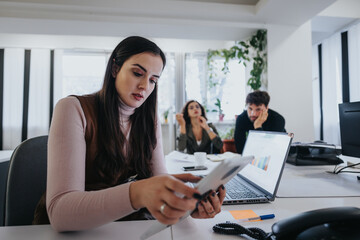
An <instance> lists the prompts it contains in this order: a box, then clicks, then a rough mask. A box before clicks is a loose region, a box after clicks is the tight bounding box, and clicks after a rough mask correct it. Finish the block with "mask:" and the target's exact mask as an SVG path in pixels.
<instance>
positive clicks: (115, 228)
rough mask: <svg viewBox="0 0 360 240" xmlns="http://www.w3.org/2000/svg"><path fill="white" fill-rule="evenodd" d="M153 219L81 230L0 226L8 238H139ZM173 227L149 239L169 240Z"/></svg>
mask: <svg viewBox="0 0 360 240" xmlns="http://www.w3.org/2000/svg"><path fill="white" fill-rule="evenodd" d="M152 223H153V221H131V222H113V223H109V224H106V225H103V226H101V227H98V228H95V229H91V230H87V231H81V232H67V233H58V232H55V231H54V230H53V229H52V228H51V226H50V225H34V226H16V227H0V239H6V240H21V239H24V240H25V239H26V240H49V239H51V240H66V239H75V240H99V239H106V240H112V239H113V240H119V239H126V240H132V239H134V240H139V239H140V236H141V234H142V233H143V231H145V229H147V228H148V227H149V226H150V225H151V224H152ZM169 239H172V237H171V228H167V229H165V230H164V231H161V232H159V233H158V234H156V235H154V236H152V237H151V238H149V240H169Z"/></svg>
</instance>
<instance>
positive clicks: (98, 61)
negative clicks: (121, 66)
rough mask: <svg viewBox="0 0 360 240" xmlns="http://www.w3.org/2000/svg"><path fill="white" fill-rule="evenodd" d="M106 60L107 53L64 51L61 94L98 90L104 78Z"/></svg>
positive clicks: (79, 93) (63, 95)
mask: <svg viewBox="0 0 360 240" xmlns="http://www.w3.org/2000/svg"><path fill="white" fill-rule="evenodd" d="M107 61H108V54H107V53H91V52H88V53H79V52H74V51H71V52H64V55H63V64H62V68H63V69H62V75H63V78H62V93H61V96H62V97H66V96H69V95H83V94H90V93H93V92H96V91H99V90H100V89H101V87H102V83H103V80H104V74H105V69H106V64H107Z"/></svg>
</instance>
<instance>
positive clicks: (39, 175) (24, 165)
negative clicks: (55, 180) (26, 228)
mask: <svg viewBox="0 0 360 240" xmlns="http://www.w3.org/2000/svg"><path fill="white" fill-rule="evenodd" d="M47 141H48V136H40V137H34V138H30V139H27V140H25V141H24V142H22V143H21V144H20V145H19V146H17V148H16V149H15V150H14V152H13V154H12V156H11V158H10V165H9V172H8V179H7V188H6V197H5V226H16V225H31V224H32V221H33V219H34V211H35V208H36V205H37V204H38V202H39V200H40V197H41V195H42V194H43V193H44V192H45V190H46V176H47V172H46V171H47Z"/></svg>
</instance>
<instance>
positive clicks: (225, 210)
mask: <svg viewBox="0 0 360 240" xmlns="http://www.w3.org/2000/svg"><path fill="white" fill-rule="evenodd" d="M186 164H188V165H191V164H192V163H184V162H171V161H168V160H167V166H168V167H169V169H168V170H169V172H171V173H183V172H184V171H182V166H185V165H186ZM217 164H218V163H215V162H211V161H208V162H207V163H206V165H207V166H208V167H209V170H211V169H212V168H213V167H214V166H216V165H217ZM328 168H331V169H332V168H333V167H329V166H318V167H312V166H310V167H300V168H299V167H295V166H292V165H288V164H287V165H286V168H285V170H284V175H283V178H282V180H281V184H280V188H279V192H280V193H281V191H282V193H283V194H289V192H287V191H289V189H292V188H296V187H297V188H300V190H301V189H302V187H301V186H307V185H309V186H308V187H310V191H312V193H311V194H309V195H315V194H316V193H317V192H319V189H318V188H319V187H321V188H328V189H329V190H331V189H335V192H337V191H339V190H341V189H342V188H346V187H348V186H350V185H351V186H353V187H357V188H356V189H357V190H356V193H358V191H360V183H357V182H356V183H357V184H358V185H356V184H355V182H353V178H352V177H351V176H353V177H355V176H354V175H322V174H320V175H319V173H321V172H323V170H325V169H328ZM192 173H195V174H198V173H200V171H196V172H192ZM327 176H329V177H327ZM333 177H334V178H333ZM335 178H341V179H342V180H339V179H335ZM314 179H315V180H314ZM334 179H335V180H334ZM313 181H317V182H318V183H317V184H314V185H313V186H312V185H311V182H313ZM283 182H284V184H283ZM294 182H297V184H298V185H295V186H294V185H293V184H294ZM308 189H309V188H308ZM303 190H304V189H303ZM323 191H325V190H323ZM300 193H301V194H303V195H301V196H300V195H299V196H297V197H289V196H288V197H286V198H276V199H275V201H274V202H271V203H263V204H243V205H227V206H223V207H222V212H221V213H220V214H218V215H217V216H216V217H215V218H213V219H193V218H191V217H189V218H187V219H185V220H184V221H183V222H180V223H178V224H176V225H174V226H172V227H170V228H167V229H166V230H164V231H162V232H160V233H158V234H156V235H154V236H153V237H152V238H150V239H175V240H182V239H183V240H189V239H196V240H202V239H213V240H217V239H219V240H220V239H225V240H226V239H241V238H239V237H238V236H226V235H219V234H215V233H213V231H212V227H213V226H214V225H215V224H217V223H222V222H226V221H231V220H232V221H235V220H233V217H232V216H231V214H230V212H229V211H231V210H245V209H252V210H253V211H254V212H255V213H256V214H258V215H264V214H270V213H273V214H275V218H274V219H269V220H264V221H260V222H251V223H250V222H249V223H241V224H242V225H244V226H245V227H259V228H261V229H263V230H264V231H266V232H270V231H271V226H272V225H273V224H274V223H275V222H277V221H279V220H281V219H285V218H288V217H292V216H294V215H297V214H299V213H302V212H304V211H310V210H315V209H320V208H328V207H340V206H352V207H358V208H360V197H349V196H347V197H325V195H323V196H317V197H308V196H307V195H305V194H306V192H305V190H304V191H303V192H300ZM320 193H321V192H320ZM320 193H319V194H320ZM345 193H346V192H345V190H344V191H343V192H341V194H340V196H342V195H344V194H345ZM359 195H360V194H359ZM152 224H153V221H131V222H114V223H110V224H107V225H104V226H102V227H99V228H96V229H92V230H88V231H83V232H72V233H65V234H64V233H56V232H55V231H53V230H52V229H51V227H50V226H49V225H38V226H21V227H0V239H9V240H13V239H16V240H17V239H30V240H32V239H34V240H35V239H36V240H38V239H39V240H41V239H55V240H62V239H80V240H82V239H90V240H91V239H116V240H118V239H139V237H140V236H141V234H142V233H143V232H144V231H145V230H147V229H148V228H149V227H150V226H151V225H152ZM244 239H245V238H244Z"/></svg>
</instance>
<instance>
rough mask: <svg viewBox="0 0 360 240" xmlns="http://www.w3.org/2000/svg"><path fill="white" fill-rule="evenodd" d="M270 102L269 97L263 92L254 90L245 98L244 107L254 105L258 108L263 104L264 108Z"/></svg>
mask: <svg viewBox="0 0 360 240" xmlns="http://www.w3.org/2000/svg"><path fill="white" fill-rule="evenodd" d="M269 102H270V96H269V94H268V93H267V92H265V91H260V90H255V91H254V92H252V93H249V94H248V95H247V97H246V105H248V104H255V105H256V106H259V105H261V104H264V105H265V107H267V106H268V105H269Z"/></svg>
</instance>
